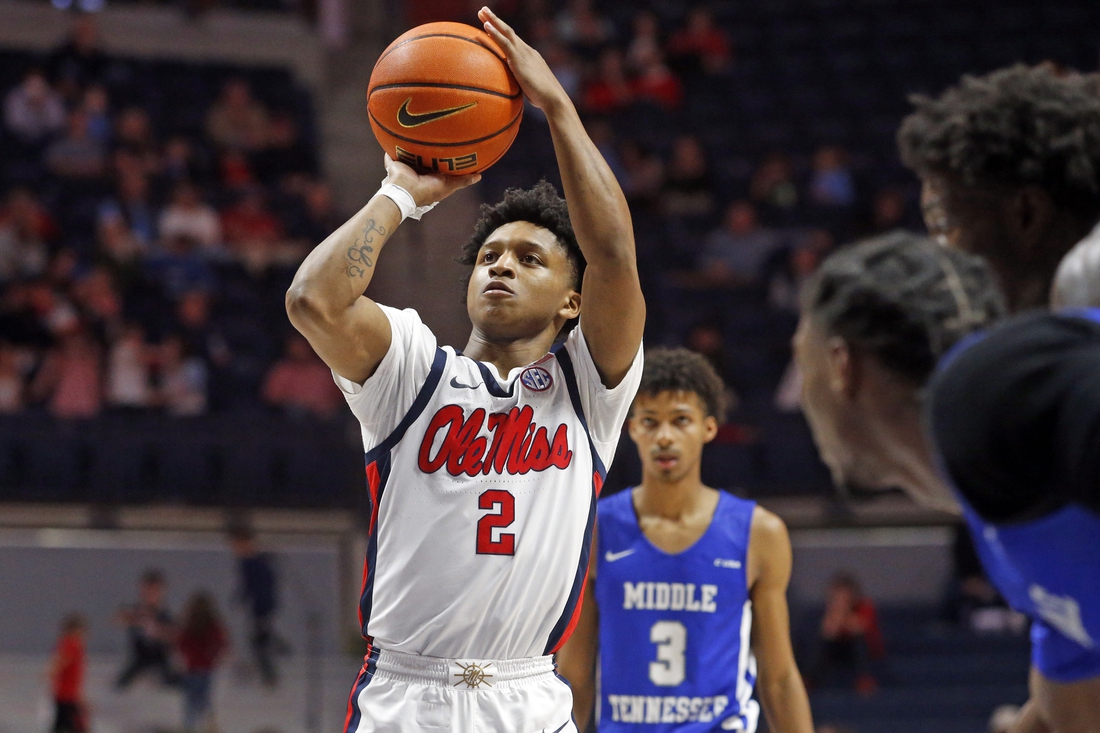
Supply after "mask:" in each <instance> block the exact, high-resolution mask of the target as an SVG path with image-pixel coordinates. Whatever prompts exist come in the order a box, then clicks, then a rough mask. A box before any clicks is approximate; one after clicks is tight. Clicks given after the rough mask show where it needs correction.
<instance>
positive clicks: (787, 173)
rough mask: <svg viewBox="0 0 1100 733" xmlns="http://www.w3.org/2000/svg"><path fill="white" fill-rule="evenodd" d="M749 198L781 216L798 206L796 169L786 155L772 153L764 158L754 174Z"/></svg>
mask: <svg viewBox="0 0 1100 733" xmlns="http://www.w3.org/2000/svg"><path fill="white" fill-rule="evenodd" d="M749 197H750V198H751V199H752V202H753V203H754V204H756V205H757V206H759V207H762V208H763V209H765V210H768V209H770V210H772V211H775V212H777V213H778V214H780V215H781V216H782V215H784V214H786V213H787V212H790V211H791V210H792V209H794V208H795V207H797V206H798V187H797V186H796V185H795V182H794V167H793V166H792V165H791V159H790V158H788V157H787V155H786V154H784V153H772V154H771V155H769V156H768V157H766V158H764V161H763V162H762V163H761V164H760V167H759V168H757V169H756V172H754V173H753V174H752V181H751V182H750V183H749Z"/></svg>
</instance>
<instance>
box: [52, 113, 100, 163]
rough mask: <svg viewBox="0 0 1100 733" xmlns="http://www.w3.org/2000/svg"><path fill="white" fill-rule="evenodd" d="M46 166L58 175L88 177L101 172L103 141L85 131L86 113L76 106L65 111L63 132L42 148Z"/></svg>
mask: <svg viewBox="0 0 1100 733" xmlns="http://www.w3.org/2000/svg"><path fill="white" fill-rule="evenodd" d="M45 160H46V168H47V169H49V171H50V173H52V174H53V175H55V176H57V177H58V178H70V179H91V178H99V177H101V176H102V175H103V172H104V165H105V164H106V161H107V153H106V151H105V150H104V148H103V144H102V143H100V142H99V141H98V140H96V139H95V138H93V137H92V136H91V135H90V134H89V133H88V115H87V114H85V113H84V111H83V110H80V109H76V110H73V111H72V112H70V113H69V122H68V125H67V126H66V131H65V135H64V136H63V137H60V138H58V139H57V140H55V141H54V142H53V143H51V144H50V146H49V147H48V148H46V158H45Z"/></svg>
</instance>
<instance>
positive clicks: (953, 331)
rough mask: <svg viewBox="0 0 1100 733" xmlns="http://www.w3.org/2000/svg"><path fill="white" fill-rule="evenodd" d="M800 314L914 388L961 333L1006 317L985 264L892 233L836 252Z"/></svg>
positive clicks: (909, 235)
mask: <svg viewBox="0 0 1100 733" xmlns="http://www.w3.org/2000/svg"><path fill="white" fill-rule="evenodd" d="M803 309H804V311H805V312H806V313H808V314H810V315H811V316H813V318H814V319H815V320H816V321H817V322H818V323H819V324H821V325H822V326H823V327H824V330H825V332H826V333H828V334H829V335H832V336H840V337H841V338H843V339H844V340H845V341H846V342H848V343H849V344H850V345H852V346H853V347H855V348H858V349H863V350H866V351H867V352H870V353H872V354H874V355H875V356H876V357H877V358H878V359H879V361H881V362H882V364H883V365H884V366H885V367H886V368H887V369H889V370H891V371H892V372H895V373H896V374H898V375H900V376H902V377H904V378H905V379H907V380H909V381H911V382H913V383H914V384H916V385H918V386H923V385H924V384H925V382H927V381H928V378H929V376H930V375H931V374H932V371H933V369H935V367H936V362H937V361H939V358H940V357H941V356H943V355H944V353H945V352H946V351H947V350H948V349H950V348H951V347H952V346H953V345H954V344H955V343H956V342H958V341H959V340H960V339H961V338H963V337H964V336H966V335H967V334H969V333H971V332H973V331H976V330H978V329H981V328H984V327H986V326H987V325H989V324H990V323H992V322H993V321H995V320H997V319H999V318H1001V317H1002V316H1004V314H1005V305H1004V300H1003V298H1002V296H1001V293H1000V291H999V290H998V288H997V285H996V282H995V280H994V276H993V273H992V271H991V270H990V269H989V268H988V266H987V265H986V264H985V262H984V260H982V259H981V258H979V257H975V256H973V255H968V254H965V253H963V252H960V251H958V250H954V249H949V248H946V247H943V246H941V245H939V244H936V243H935V242H933V241H932V240H931V239H928V238H926V237H922V236H918V235H916V234H912V233H910V232H904V231H896V232H891V233H890V234H885V235H883V236H880V237H875V238H873V239H868V240H866V241H864V242H861V243H858V244H854V245H851V246H849V247H846V248H844V249H841V250H839V251H838V252H836V253H834V254H833V255H831V256H830V257H828V258H827V259H826V260H825V261H824V262H823V263H822V264H821V267H820V268H819V269H818V271H817V272H816V273H815V274H814V276H813V278H811V279H810V281H809V283H808V284H807V288H806V291H805V293H804V301H803Z"/></svg>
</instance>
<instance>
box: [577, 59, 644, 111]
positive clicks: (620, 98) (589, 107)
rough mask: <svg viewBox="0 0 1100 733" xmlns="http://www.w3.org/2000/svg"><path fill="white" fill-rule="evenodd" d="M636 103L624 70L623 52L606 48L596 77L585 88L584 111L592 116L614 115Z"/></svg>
mask: <svg viewBox="0 0 1100 733" xmlns="http://www.w3.org/2000/svg"><path fill="white" fill-rule="evenodd" d="M633 101H634V92H633V90H632V89H631V87H630V82H629V81H628V80H627V78H626V71H625V69H624V68H623V52H622V51H620V50H619V49H617V48H605V49H604V50H603V51H602V52H601V53H600V58H599V62H598V64H597V70H596V77H595V78H594V79H592V80H590V81H589V82H588V84H587V85H585V88H584V109H585V111H586V112H589V113H591V114H601V115H603V114H612V113H614V112H618V111H620V110H623V109H625V108H626V107H628V106H629V105H630V104H631V103H632V102H633Z"/></svg>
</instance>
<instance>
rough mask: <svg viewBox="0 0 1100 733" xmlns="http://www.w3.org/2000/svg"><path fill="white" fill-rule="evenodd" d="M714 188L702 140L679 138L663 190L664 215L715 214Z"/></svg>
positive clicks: (697, 215)
mask: <svg viewBox="0 0 1100 733" xmlns="http://www.w3.org/2000/svg"><path fill="white" fill-rule="evenodd" d="M712 189H713V187H712V186H711V180H710V171H709V169H708V166H707V154H706V151H704V150H703V144H702V143H700V142H699V138H697V137H694V136H693V135H681V136H680V137H678V138H676V140H674V141H673V143H672V157H671V159H670V160H669V163H668V167H667V169H666V171H665V183H664V188H663V189H662V190H661V212H662V213H664V214H665V215H666V216H675V217H705V216H707V215H709V214H711V213H713V212H714V193H713V190H712Z"/></svg>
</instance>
